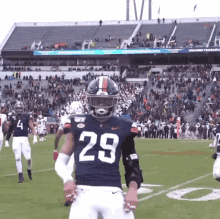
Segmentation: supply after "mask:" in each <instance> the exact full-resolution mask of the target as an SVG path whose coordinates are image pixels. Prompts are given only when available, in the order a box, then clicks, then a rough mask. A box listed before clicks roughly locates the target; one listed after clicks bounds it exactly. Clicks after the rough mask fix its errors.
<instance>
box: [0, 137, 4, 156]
mask: <svg viewBox="0 0 220 219" xmlns="http://www.w3.org/2000/svg"><path fill="white" fill-rule="evenodd" d="M3 138H4V136H3V134H2V133H0V152H1V150H2V146H3Z"/></svg>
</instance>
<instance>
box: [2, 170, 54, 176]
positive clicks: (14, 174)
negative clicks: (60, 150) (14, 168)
mask: <svg viewBox="0 0 220 219" xmlns="http://www.w3.org/2000/svg"><path fill="white" fill-rule="evenodd" d="M49 170H54V168H51V169H45V170H36V171H32V173H38V172H45V171H49ZM16 175H18V173H13V174H7V175H3V176H0V177H5V176H16Z"/></svg>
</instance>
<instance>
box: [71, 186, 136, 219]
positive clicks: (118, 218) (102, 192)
mask: <svg viewBox="0 0 220 219" xmlns="http://www.w3.org/2000/svg"><path fill="white" fill-rule="evenodd" d="M77 192H78V196H77V197H76V200H75V201H74V202H73V204H72V206H71V209H70V214H69V219H98V215H99V214H101V215H102V218H103V219H134V214H133V212H132V211H129V212H125V210H124V206H125V204H124V196H123V192H122V190H121V189H119V188H116V187H97V186H77Z"/></svg>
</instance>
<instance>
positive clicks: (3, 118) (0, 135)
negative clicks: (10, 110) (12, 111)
mask: <svg viewBox="0 0 220 219" xmlns="http://www.w3.org/2000/svg"><path fill="white" fill-rule="evenodd" d="M6 123H7V115H6V114H3V113H1V114H0V152H1V149H2V145H3V139H4V132H5V131H6Z"/></svg>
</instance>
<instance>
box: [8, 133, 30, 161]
mask: <svg viewBox="0 0 220 219" xmlns="http://www.w3.org/2000/svg"><path fill="white" fill-rule="evenodd" d="M12 149H13V151H14V154H15V160H18V159H21V155H22V154H23V155H24V157H25V159H26V160H29V159H31V147H30V144H29V140H28V137H13V142H12Z"/></svg>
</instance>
